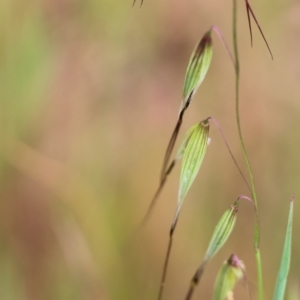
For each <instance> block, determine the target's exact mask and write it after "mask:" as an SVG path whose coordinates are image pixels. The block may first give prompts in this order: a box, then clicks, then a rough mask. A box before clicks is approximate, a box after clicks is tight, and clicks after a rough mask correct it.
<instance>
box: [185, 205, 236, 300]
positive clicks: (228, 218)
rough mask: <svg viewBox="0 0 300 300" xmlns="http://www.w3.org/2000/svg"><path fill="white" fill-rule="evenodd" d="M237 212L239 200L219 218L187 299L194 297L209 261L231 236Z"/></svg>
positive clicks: (193, 278) (192, 280) (192, 281)
mask: <svg viewBox="0 0 300 300" xmlns="http://www.w3.org/2000/svg"><path fill="white" fill-rule="evenodd" d="M237 212H238V201H236V202H234V204H233V205H231V207H230V208H229V209H227V210H226V211H225V213H224V214H223V216H222V217H221V219H220V220H219V222H218V224H217V226H216V228H215V230H214V232H213V235H212V237H211V240H210V243H209V245H208V248H207V251H206V254H205V256H204V259H203V262H202V263H201V265H200V267H199V268H198V269H197V270H196V272H195V274H194V276H193V277H192V279H191V282H190V286H189V289H188V292H187V295H186V297H185V300H190V299H192V296H193V293H194V291H195V288H196V286H197V285H198V284H199V282H200V280H201V277H202V274H203V272H204V268H205V266H206V264H207V262H208V261H209V260H210V259H211V258H212V257H213V256H214V255H215V254H216V253H217V252H218V251H219V250H220V249H221V248H222V246H223V245H224V244H225V242H226V241H227V239H228V238H229V236H230V234H231V232H232V230H233V228H234V225H235V222H236V215H237Z"/></svg>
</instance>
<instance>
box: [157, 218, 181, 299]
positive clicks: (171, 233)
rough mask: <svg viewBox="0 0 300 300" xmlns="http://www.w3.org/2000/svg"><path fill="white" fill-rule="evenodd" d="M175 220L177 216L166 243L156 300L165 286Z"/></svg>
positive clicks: (161, 294)
mask: <svg viewBox="0 0 300 300" xmlns="http://www.w3.org/2000/svg"><path fill="white" fill-rule="evenodd" d="M177 220H178V217H175V219H174V222H173V224H172V226H171V229H170V234H169V244H168V249H167V253H166V258H165V262H164V268H163V273H162V277H161V281H160V288H159V293H158V298H157V299H158V300H161V299H162V296H163V292H164V288H165V283H166V278H167V271H168V265H169V260H170V254H171V250H172V244H173V234H174V231H175V228H176V225H177Z"/></svg>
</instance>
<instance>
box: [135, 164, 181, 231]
mask: <svg viewBox="0 0 300 300" xmlns="http://www.w3.org/2000/svg"><path fill="white" fill-rule="evenodd" d="M175 163H176V160H175V159H174V160H173V161H172V162H171V164H170V166H169V168H168V169H167V171H166V172H165V176H164V178H163V179H162V181H161V182H160V184H159V187H158V189H157V191H156V193H155V194H154V196H153V198H152V200H151V202H150V205H149V208H148V210H147V212H146V215H145V217H144V219H143V220H142V222H141V224H140V227H142V226H144V225H145V224H146V222H147V221H148V219H149V217H150V215H151V213H152V210H153V208H154V206H155V204H156V201H157V199H158V197H159V195H160V193H161V191H162V189H163V187H164V185H165V183H166V181H167V177H168V175H169V174H170V173H171V171H172V169H173V168H174V166H175Z"/></svg>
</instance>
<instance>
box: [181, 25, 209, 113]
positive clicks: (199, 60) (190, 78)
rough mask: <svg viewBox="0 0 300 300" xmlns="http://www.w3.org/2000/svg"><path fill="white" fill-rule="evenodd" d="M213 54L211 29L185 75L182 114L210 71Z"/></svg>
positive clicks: (200, 43) (192, 58) (195, 52)
mask: <svg viewBox="0 0 300 300" xmlns="http://www.w3.org/2000/svg"><path fill="white" fill-rule="evenodd" d="M212 54H213V45H212V38H211V29H210V30H209V31H208V32H206V33H205V35H204V36H203V38H202V39H201V40H200V41H199V43H198V44H197V46H196V47H195V49H194V51H193V53H192V55H191V58H190V61H189V64H188V67H187V71H186V75H185V82H184V88H183V96H182V103H181V108H180V112H181V111H182V110H183V109H184V108H187V107H188V105H189V104H190V101H191V100H192V98H193V96H194V94H195V93H196V91H197V89H198V88H199V86H200V84H201V83H202V81H203V79H204V78H205V76H206V73H207V71H208V69H209V66H210V63H211V59H212Z"/></svg>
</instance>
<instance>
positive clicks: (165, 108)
mask: <svg viewBox="0 0 300 300" xmlns="http://www.w3.org/2000/svg"><path fill="white" fill-rule="evenodd" d="M131 4H132V3H131V1H116V0H110V1H108V0H101V1H96V0H88V1H75V0H73V1H72V0H55V1H54V0H52V1H50V0H48V1H47V0H41V1H37V0H35V1H21V0H1V1H0V105H1V107H0V139H1V140H0V151H1V153H0V199H1V202H0V236H1V244H0V262H1V267H0V298H1V299H69V298H72V299H153V298H155V296H156V293H157V291H158V285H159V279H160V275H161V270H162V263H163V257H164V254H165V249H166V245H167V236H168V229H169V225H170V223H171V220H172V216H173V214H174V211H175V205H176V196H177V189H178V176H179V172H178V170H179V168H178V167H177V171H175V173H174V174H172V176H170V179H169V181H168V184H167V186H166V189H165V190H164V192H163V193H162V196H161V199H160V201H159V203H158V206H157V207H156V209H155V211H154V213H153V216H152V218H151V220H150V221H149V223H148V225H147V226H146V227H145V228H142V229H137V227H138V224H139V222H140V221H141V220H142V217H143V214H144V213H145V211H146V208H147V206H148V204H149V201H150V199H151V196H152V193H153V192H154V190H155V188H156V186H157V183H158V175H159V170H160V166H161V162H162V158H163V153H164V150H165V147H166V145H167V141H168V139H169V137H170V134H171V130H172V128H173V126H174V124H175V121H176V117H177V113H178V109H179V106H180V101H181V93H182V85H183V80H184V74H185V68H186V66H187V62H188V58H189V56H190V54H191V52H192V49H193V46H194V44H195V43H196V41H197V40H199V38H200V37H201V36H202V35H203V33H204V32H205V31H206V30H207V29H208V28H209V26H210V25H212V24H217V25H218V26H219V27H220V28H221V30H222V32H223V33H224V35H225V37H226V39H227V41H228V42H229V43H230V41H231V36H230V33H231V28H230V26H231V7H230V5H231V3H230V1H229V2H220V1H210V2H209V3H204V2H199V1H196V0H195V1H188V2H182V1H178V0H163V1H149V0H145V5H144V6H143V8H142V9H139V8H138V7H134V8H131ZM253 9H254V10H255V11H256V14H257V16H258V17H259V19H260V20H261V23H262V24H261V25H262V27H263V29H264V31H265V34H266V36H267V38H268V39H269V43H270V45H271V47H272V50H273V53H274V57H275V60H274V61H273V62H271V61H270V59H269V56H268V53H267V51H266V49H265V47H264V44H263V41H262V40H261V38H260V36H259V34H258V32H257V31H254V48H253V49H251V48H250V40H249V33H248V29H247V20H246V16H245V9H244V7H243V6H242V5H240V15H239V22H240V31H239V33H240V55H241V58H240V59H241V68H242V69H241V72H242V73H241V78H242V81H241V118H242V127H243V131H244V136H245V140H246V144H247V146H248V149H249V150H248V151H249V155H250V159H251V161H252V163H253V167H254V174H255V181H256V184H257V187H258V198H259V201H260V202H259V208H260V223H261V229H262V236H261V238H262V240H261V248H262V260H263V267H264V274H265V279H264V282H265V288H266V299H268V298H270V297H271V295H272V291H273V286H274V282H275V278H276V272H277V269H278V265H279V261H280V255H281V249H282V241H283V239H284V238H283V237H284V232H285V224H286V218H287V213H288V206H287V205H286V203H287V199H289V197H290V194H291V193H292V192H294V193H295V196H296V203H295V204H296V205H295V209H296V211H295V224H294V226H295V228H298V226H299V224H298V222H299V221H298V220H297V219H298V218H297V211H299V210H298V209H297V195H298V194H300V189H299V184H298V181H299V180H298V178H299V172H300V167H299V163H300V162H299V155H298V149H299V143H300V142H299V139H298V135H299V132H298V131H299V128H300V124H299V117H298V115H299V90H300V87H299V74H300V73H299V70H300V61H299V59H298V53H299V47H298V45H299V34H298V33H299V30H300V23H299V18H298V16H299V9H300V7H299V5H297V4H294V3H292V2H289V3H286V2H283V1H280V2H278V3H277V5H276V7H275V6H274V4H273V3H271V2H270V1H264V4H263V5H262V4H260V3H259V2H258V1H254V2H253ZM215 45H216V46H215V53H214V58H213V62H212V69H211V70H210V72H209V73H208V77H207V79H206V80H205V82H204V83H203V86H202V87H201V89H200V90H199V93H198V94H197V96H196V97H195V99H194V101H193V103H192V107H191V108H190V109H189V112H188V114H187V115H186V116H185V121H184V122H185V123H184V124H183V128H182V132H185V131H186V128H188V127H190V125H191V124H194V123H195V122H197V121H200V120H202V119H204V118H206V117H208V116H209V115H213V116H214V117H216V118H217V119H218V121H219V122H220V124H221V125H222V127H223V130H224V131H225V134H226V136H228V139H229V142H230V144H231V145H232V148H233V149H234V152H235V154H236V156H237V159H239V161H240V163H241V165H242V164H243V163H242V155H241V152H240V149H239V144H238V142H237V139H236V126H235V121H234V100H233V98H234V94H233V93H234V91H233V80H234V75H233V70H232V66H231V65H230V61H229V60H228V58H227V57H226V54H225V52H224V50H223V49H222V48H221V45H220V44H218V42H217V41H216V42H215ZM211 137H212V144H211V145H210V146H209V149H208V153H207V158H206V160H205V161H204V164H203V170H202V171H203V173H202V174H200V175H199V176H198V177H197V179H196V184H195V186H193V187H192V189H191V191H190V193H189V195H188V197H187V201H186V203H185V206H184V208H183V210H182V215H181V217H180V221H179V224H178V231H177V233H176V241H175V242H174V248H173V249H174V252H173V253H172V257H171V260H170V269H169V277H168V279H167V286H166V294H165V296H166V299H175V298H181V296H180V295H182V297H183V295H184V294H185V292H186V289H187V286H188V282H189V280H190V278H191V276H192V274H193V271H194V269H195V267H196V266H197V265H198V264H199V262H200V260H201V258H202V257H203V255H204V251H205V249H206V246H207V243H208V241H209V238H210V236H211V233H212V231H213V228H214V226H215V224H216V223H217V220H218V219H219V217H220V215H221V213H222V212H223V211H224V209H226V208H227V207H228V205H229V204H230V203H232V201H233V200H234V199H236V197H237V196H238V195H240V194H242V193H247V189H246V187H245V186H244V185H243V183H242V180H241V178H240V177H239V174H238V172H237V171H236V169H235V167H234V165H233V163H232V162H231V161H230V158H229V155H228V153H226V150H225V147H224V145H223V144H222V141H221V139H220V137H219V135H218V133H217V131H215V132H214V131H213V128H212V130H211ZM243 168H244V166H243ZM244 170H245V168H244ZM176 172H177V173H176ZM203 174H205V176H204V175H203ZM252 231H253V209H252V207H251V206H250V205H247V204H245V205H244V206H243V205H241V208H240V212H239V218H238V221H237V230H235V231H234V232H233V235H232V237H231V239H230V240H229V243H228V244H227V245H226V246H225V247H224V249H223V250H222V251H220V253H219V254H218V255H217V256H216V258H215V261H212V262H211V264H209V265H208V267H207V270H206V272H207V273H205V275H204V277H203V282H202V285H201V286H200V287H199V289H197V295H198V297H200V296H201V297H203V298H205V299H208V298H209V297H211V295H212V290H213V282H214V279H215V276H216V274H217V269H218V267H219V265H220V263H221V262H222V261H223V260H224V259H225V258H226V257H228V256H229V254H230V253H232V252H235V253H237V254H238V256H239V257H241V259H242V260H243V261H244V262H245V265H246V270H247V275H248V278H249V280H250V282H256V280H255V274H256V271H255V265H254V254H253V251H252V247H253V246H252V238H253V236H252ZM293 247H294V249H293V252H292V253H294V255H293V257H292V266H291V273H290V277H291V278H292V279H293V280H297V276H298V274H299V269H300V260H299V258H298V257H297V253H299V249H298V248H299V247H300V243H299V241H298V240H297V238H295V239H294V243H293ZM204 287H205V288H204ZM253 290H254V293H255V286H254V287H253ZM195 296H196V295H195ZM239 296H240V298H243V297H244V296H245V289H244V288H243V287H242V285H241V286H240V287H239V288H238V291H237V298H239Z"/></svg>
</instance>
